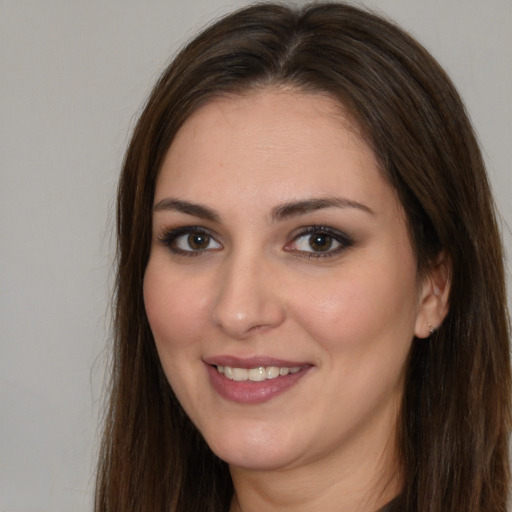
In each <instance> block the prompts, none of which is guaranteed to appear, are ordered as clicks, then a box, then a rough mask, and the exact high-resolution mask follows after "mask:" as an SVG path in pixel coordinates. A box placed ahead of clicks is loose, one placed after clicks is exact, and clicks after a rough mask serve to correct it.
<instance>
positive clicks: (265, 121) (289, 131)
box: [155, 89, 389, 202]
mask: <svg viewBox="0 0 512 512" xmlns="http://www.w3.org/2000/svg"><path fill="white" fill-rule="evenodd" d="M369 185H370V188H373V190H372V191H371V193H373V194H376V193H381V192H383V189H384V188H386V189H388V188H389V187H388V186H387V182H386V181H385V180H384V178H383V176H382V173H381V172H380V170H379V168H378V164H377V161H376V158H375V156H374V154H373V151H372V150H371V148H370V147H369V145H368V144H367V143H366V142H365V141H364V140H363V139H362V137H361V136H360V135H359V132H358V130H357V126H356V125H355V124H354V123H353V122H351V121H350V120H349V116H348V115H346V113H345V112H344V110H343V108H342V106H341V105H340V104H338V103H337V102H335V101H334V100H333V99H331V98H330V97H328V96H326V95H322V94H312V93H303V92H297V91H295V90H293V91H292V90H283V89H265V90H259V91H255V92H251V93H248V94H244V95H240V96H226V97H218V98H215V99H213V100H211V101H210V102H208V103H207V104H205V105H204V106H202V107H201V108H200V109H198V110H197V111H196V112H195V113H194V114H193V115H192V116H191V117H190V118H188V119H187V121H186V122H185V123H184V124H183V126H182V127H181V129H180V130H179V131H178V133H177V134H176V137H175V138H174V140H173V142H172V144H171V147H170V148H169V150H168V152H167V154H166V157H165V159H164V162H163V165H162V168H161V170H160V174H159V177H158V181H157V188H156V196H155V201H158V200H160V199H162V198H163V197H165V196H166V195H169V194H170V195H186V196H191V195H192V196H193V197H195V198H199V199H209V198H211V197H212V192H215V193H216V195H217V197H218V196H219V195H223V197H224V199H227V198H228V197H233V198H235V199H238V200H240V201H244V202H247V201H249V199H250V198H251V197H254V196H260V195H261V193H262V192H264V193H265V194H266V196H265V197H266V198H269V199H270V198H272V199H273V200H274V201H276V202H278V201H285V200H290V199H295V198H296V197H294V196H297V197H300V198H304V197H310V196H315V195H322V196H325V195H330V194H333V193H336V194H343V195H350V196H352V197H351V198H352V199H354V200H358V196H359V199H360V198H361V196H362V195H365V194H368V192H369V190H367V189H368V186H369ZM379 189H382V190H379ZM386 193H389V190H387V191H386ZM377 195H378V194H377ZM259 200H260V198H259V199H258V201H259Z"/></svg>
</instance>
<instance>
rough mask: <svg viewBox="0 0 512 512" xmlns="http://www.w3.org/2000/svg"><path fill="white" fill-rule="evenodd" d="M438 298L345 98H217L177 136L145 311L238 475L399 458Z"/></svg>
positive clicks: (158, 198)
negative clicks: (406, 386) (415, 362)
mask: <svg viewBox="0 0 512 512" xmlns="http://www.w3.org/2000/svg"><path fill="white" fill-rule="evenodd" d="M427 289H428V286H427V283H422V282H420V281H419V279H418V276H417V272H416V259H415V256H414V254H413V250H412V248H411V244H410V241H409V237H408V231H407V227H406V223H405V220H404V212H403V210H402V207H401V205H400V204H399V202H398V200H397V197H396V194H395V192H394V191H393V189H392V188H391V187H390V186H389V185H388V183H387V182H386V181H385V180H384V179H383V177H382V174H381V172H379V170H378V168H377V164H376V161H375V158H374V155H373V154H372V151H371V150H370V149H369V147H368V146H367V145H366V144H365V143H364V142H363V141H362V140H361V139H360V138H359V137H358V135H357V132H356V130H354V129H353V128H352V127H351V126H350V124H349V123H348V121H347V120H346V119H344V118H343V116H342V114H341V113H340V109H339V107H338V108H337V107H336V106H335V105H334V103H333V102H332V100H330V99H328V98H326V97H324V96H321V95H313V94H305V93H298V92H291V91H285V90H273V89H268V90H265V91H260V92H255V93H251V94H249V95H245V96H241V97H236V98H232V97H230V98H222V99H216V100H213V101H211V102H210V103H208V104H206V105H205V106H203V107H202V108H201V109H200V110H198V111H197V112H196V113H195V114H194V115H193V116H192V117H190V118H189V119H188V120H187V121H186V123H185V124H184V125H183V127H182V128H181V129H180V131H179V132H178V134H177V136H176V138H175V139H174V141H173V143H172V146H171V148H170V149H169V151H168V153H167V155H166V158H165V161H164V163H163V166H162V169H161V172H160V174H159V177H158V181H157V183H156V192H155V198H154V212H153V242H152V247H151V254H150V259H149V263H148V266H147V269H146V274H145V279H144V299H145V306H146V311H147V315H148V318H149V322H150V325H151V329H152V332H153V334H154V338H155V342H156V346H157V349H158V354H159V356H160V360H161V363H162V367H163V369H164V372H165V374H166V376H167V379H168V380H169V383H170V385H171V386H172V389H173V390H174V392H175V394H176V396H177V397H178V399H179V401H180V403H181V404H182V406H183V408H184V409H185V411H186V412H187V414H188V415H189V417H190V418H191V420H192V421H193V422H194V424H195V425H196V426H197V428H198V429H199V430H200V432H201V433H202V435H203V436H204V438H205V439H206V441H207V442H208V444H209V445H210V447H211V448H212V450H213V451H214V452H215V453H216V454H217V455H218V456H220V457H221V458H222V459H224V460H225V461H227V462H228V463H230V464H231V465H232V466H234V467H237V466H238V467H243V468H250V469H277V468H287V467H297V466H300V465H307V464H313V463H318V462H319V461H324V462H326V463H327V462H328V461H331V462H335V463H336V466H337V467H338V468H339V467H340V466H339V464H340V462H342V461H345V462H347V463H348V464H349V465H350V463H351V464H352V465H353V463H354V461H355V460H357V459H358V458H362V457H366V458H367V459H368V458H369V459H368V460H373V459H372V457H373V458H374V459H375V458H378V457H379V455H382V453H383V451H385V449H386V447H388V448H389V447H390V446H392V445H393V440H394V432H395V422H396V417H397V411H398V408H399V403H400V399H401V394H402V384H403V376H404V366H405V361H406V358H407V354H408V352H409V349H410V346H411V341H412V339H413V336H414V335H415V334H416V335H418V336H426V335H427V334H428V327H427V324H428V318H426V316H425V315H426V313H425V307H424V302H425V295H426V294H427ZM346 467H349V466H346Z"/></svg>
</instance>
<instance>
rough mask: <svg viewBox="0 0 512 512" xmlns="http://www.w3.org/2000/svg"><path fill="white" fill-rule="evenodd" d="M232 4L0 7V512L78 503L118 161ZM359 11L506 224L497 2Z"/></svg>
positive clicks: (508, 14)
mask: <svg viewBox="0 0 512 512" xmlns="http://www.w3.org/2000/svg"><path fill="white" fill-rule="evenodd" d="M246 3H247V2H244V1H227V0H187V1H181V0H180V1H178V0H165V1H164V0H153V1H150V2H149V1H148V2H143V1H136V0H124V1H121V0H118V1H114V0H111V1H100V0H89V1H87V2H85V1H80V2H79V1H77V0H75V1H71V0H67V1H66V0H61V1H58V0H0V69H1V78H0V119H1V123H0V173H1V174H0V175H1V182H0V183H1V186H0V240H1V250H0V294H1V295H0V300H1V303H0V511H2V512H21V511H26V512H28V511H31V512H68V511H74V512H80V511H87V510H91V503H92V492H93V481H94V479H93V476H92V475H93V471H94V469H93V468H94V461H95V457H96V449H97V440H98V436H99V432H98V428H97V424H98V414H99V411H100V404H101V390H102V386H103V379H104V365H105V361H106V357H107V356H106V351H105V347H106V344H107V339H108V330H109V313H108V297H109V293H110V292H109V287H110V283H111V281H112V226H113V196H114V191H115V184H116V179H117V174H118V170H119V167H120V164H121V161H122V155H123V152H124V149H125V147H126V144H127V140H128V137H129V133H130V130H131V128H132V127H133V125H134V122H135V119H136V117H137V112H139V111H140V108H141V106H142V104H143V101H144V99H145V97H146V95H147V93H148V91H149V88H150V87H151V85H152V84H153V82H154V81H155V79H156V78H157V76H158V75H159V72H160V71H161V70H162V69H163V67H164V64H165V63H166V62H168V60H169V58H170V56H171V55H172V54H173V52H174V51H175V50H176V49H177V48H178V46H179V45H180V44H182V43H183V42H184V41H185V40H187V39H188V38H189V37H190V36H192V35H193V34H194V33H195V32H196V31H197V29H198V28H199V27H201V26H202V25H203V24H204V23H206V22H207V21H208V20H210V19H211V18H213V17H215V16H218V15H220V14H222V13H223V12H225V11H227V10H229V9H230V8H232V7H233V6H241V5H245V4H246ZM364 4H365V5H368V6H372V7H375V8H377V9H378V10H381V11H382V12H385V13H387V14H389V16H391V17H392V18H394V19H395V20H396V21H398V22H399V23H400V24H402V26H404V27H405V28H407V29H408V30H410V31H411V32H412V33H413V35H415V36H416V37H417V38H418V39H419V40H420V41H421V42H422V43H423V44H424V45H425V46H426V47H427V48H428V49H429V50H430V51H431V52H432V53H433V54H434V55H435V56H436V57H437V58H438V59H439V61H440V62H441V64H442V65H444V66H445V67H446V68H447V70H448V72H449V73H450V75H451V76H452V78H453V80H454V81H455V83H456V85H457V86H458V88H459V90H460V92H461V93H462V96H463V97H464V99H465V101H466V104H467V107H468V110H469V113H470V115H471V117H472V119H473V122H474V124H475V126H476V130H477V132H478V134H479V137H480V140H481V143H482V146H483V149H484V152H485V157H486V160H487V163H488V167H489V173H490V175H491V179H492V182H493V187H494V190H495V193H496V199H497V203H498V206H499V208H500V210H501V212H502V214H503V218H504V221H505V222H508V224H509V225H510V224H512V201H511V199H510V196H511V191H512V173H511V171H510V165H511V162H512V136H511V135H512V133H511V131H512V102H511V92H510V91H511V83H512V30H511V27H512V1H511V0H487V1H485V2H484V1H482V0H429V1H426V0H380V1H379V0H368V1H365V2H364ZM504 236H505V240H506V245H507V247H508V252H509V253H510V252H511V251H512V242H511V240H512V238H511V236H510V231H506V233H505V235H504Z"/></svg>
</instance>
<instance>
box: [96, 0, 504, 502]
mask: <svg viewBox="0 0 512 512" xmlns="http://www.w3.org/2000/svg"><path fill="white" fill-rule="evenodd" d="M117 213H118V240H119V244H118V250H119V270H118V280H117V295H116V300H117V302H116V323H115V327H116V344H115V352H114V368H113V379H112V390H111V402H110V410H109V413H108V416H107V419H106V428H105V437H104V444H103V451H102V457H101V462H100V469H99V476H98V486H97V504H96V510H98V511H100V510H101V511H103V510H105V511H106V510H109V511H111V510H122V511H132V510H133V511H135V510H141V511H142V510H144V511H147V510H173V511H187V512H188V511H206V510H210V511H227V510H231V511H247V510H265V509H269V510H276V511H277V510H294V511H300V510H344V511H356V510H386V511H393V510H396V511H404V510H407V511H421V512H423V511H429V512H434V511H439V512H440V511H443V512H447V511H452V512H455V511H457V512H459V511H461V510H464V511H474V512H476V511H479V512H483V511H489V512H491V511H493V512H495V511H505V509H506V502H507V496H508V486H509V465H508V438H509V431H510V364H509V324H508V317H507V312H506V306H505V304H506V296H505V289H504V270H503V257H502V252H501V244H500V238H499V233H498V230H497V227H496V221H495V213H494V209H493V202H492V198H491V195H490V192H489V186H488V183H487V178H486V174H485V170H484V165H483V162H482V158H481V154H480V151H479V149H478V146H477V143H476V140H475V137H474V134H473V131H472V129H471V126H470V123H469V121H468V119H467V117H466V115H465V113H464V107H463V105H462V103H461V100H460V98H459V96H458V95H457V93H456V91H455V90H454V88H453V86H452V84H451V82H450V81H449V79H448V78H447V77H446V75H445V73H444V72H443V70H442V69H441V68H440V67H439V65H438V64H437V63H436V62H435V61H434V60H433V59H432V57H431V56H430V55H429V54H428V53H427V52H426V51H425V50H424V49H423V48H422V47H421V46H420V45H418V43H416V42H415V41H413V40H412V39H411V38H410V37H409V36H408V35H406V34H404V33H403V32H402V31H401V30H400V29H398V28H397V27H395V26H394V25H392V24H391V23H389V22H388V21H384V20H382V19H381V18H379V17H377V16H374V15H372V14H369V13H366V12H364V11H361V10H359V9H357V8H355V7H352V6H348V5H344V4H318V3H316V4H311V5H310V6H306V7H304V8H301V9H298V10H297V9H294V8H288V7H285V6H282V5H281V6H280V5H271V4H266V5H258V6H253V7H249V8H247V9H244V10H242V11H239V12H237V13H234V14H232V15H230V16H227V17H226V18H224V19H222V20H220V21H218V22H217V23H215V24H214V25H213V26H211V27H210V28H208V29H206V30H205V31H204V32H203V33H202V34H200V35H199V36H198V37H197V38H196V39H194V41H192V42H191V43H190V44H189V45H188V46H187V47H186V48H185V49H184V50H183V51H182V52H181V53H180V54H179V55H178V56H177V57H176V59H175V60H174V62H173V63H172V64H171V65H170V66H169V68H168V69H167V70H166V71H165V72H164V74H163V75H162V77H161V78H160V80H159V82H158V83H157V85H156V87H155V89H154V90H153V93H152V94H151V96H150V98H149V101H148V103H147V105H146V108H145V110H144V112H143V113H142V115H141V118H140V120H139V122H138V124H137V127H136V129H135V133H134V135H133V138H132V141H131V144H130V147H129V149H128V152H127V155H126V160H125V164H124V168H123V173H122V176H121V182H120V187H119V198H118V212H117ZM489 284H491V285H489Z"/></svg>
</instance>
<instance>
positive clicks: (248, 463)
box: [205, 425, 297, 471]
mask: <svg viewBox="0 0 512 512" xmlns="http://www.w3.org/2000/svg"><path fill="white" fill-rule="evenodd" d="M283 437H284V439H283ZM205 439H206V442H207V443H208V445H209V447H210V449H211V450H212V451H213V452H214V453H215V455H217V456H218V457H219V458H220V459H222V460H223V461H224V462H226V463H227V464H229V465H230V466H233V467H239V468H244V469H251V470H259V471H266V470H274V469H279V468H283V467H286V466H289V465H290V464H293V461H294V460H295V459H296V458H297V443H296V442H295V443H294V442H291V440H290V439H288V440H287V439H286V436H283V435H282V433H278V432H277V429H275V428H272V427H270V428H269V427H268V426H267V428H265V427H264V426H262V427H260V428H254V426H253V427H252V428H247V429H244V427H243V425H240V426H239V427H238V428H237V432H236V433H231V434H229V435H221V436H209V435H208V434H207V435H206V436H205ZM290 448H293V449H290Z"/></svg>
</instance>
